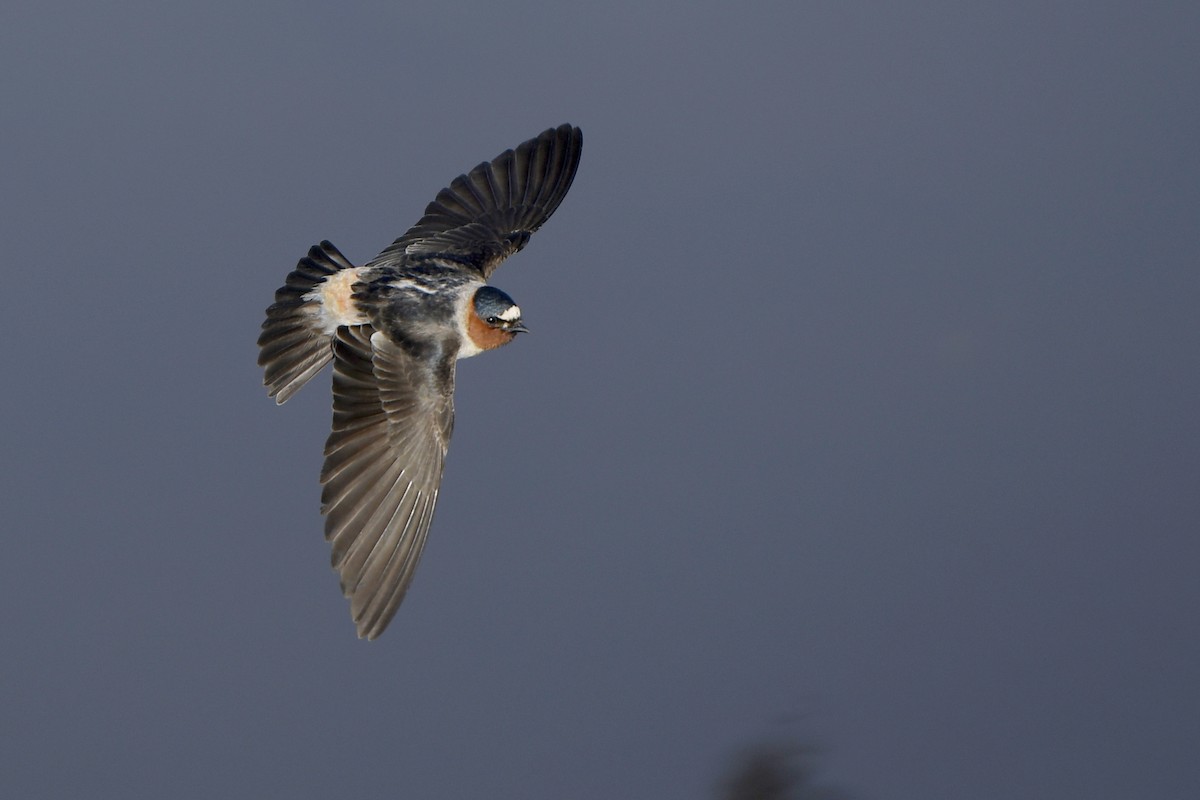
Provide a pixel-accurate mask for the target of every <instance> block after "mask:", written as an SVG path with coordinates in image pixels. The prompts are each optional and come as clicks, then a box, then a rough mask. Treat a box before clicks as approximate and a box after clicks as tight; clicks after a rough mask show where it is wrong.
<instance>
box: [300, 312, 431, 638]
mask: <svg viewBox="0 0 1200 800" xmlns="http://www.w3.org/2000/svg"><path fill="white" fill-rule="evenodd" d="M333 358H334V368H333V431H332V432H331V433H330V434H329V439H328V441H327V442H326V444H325V465H324V468H323V469H322V470H321V483H322V484H324V491H323V492H322V494H321V513H322V514H324V515H325V538H326V539H328V540H329V542H330V543H331V544H332V545H333V556H332V559H333V567H334V569H336V570H337V571H338V574H339V575H340V577H341V581H342V592H343V593H344V594H345V595H346V597H348V598H350V613H351V615H352V616H353V617H354V622H355V623H356V624H357V626H358V635H359V636H365V637H367V638H368V639H374V638H375V637H376V636H378V635H379V634H381V633H383V630H384V628H386V627H387V624H388V623H389V622H390V621H391V619H392V617H393V616H394V615H395V614H396V609H397V608H399V606H400V601H401V600H402V599H404V593H405V591H407V589H408V585H409V583H410V582H411V581H412V576H413V572H414V571H415V570H416V568H417V562H418V561H419V560H420V558H421V551H422V549H423V548H424V546H425V537H426V535H427V534H428V532H429V524H430V522H432V520H433V510H434V506H435V505H436V503H437V496H438V487H439V486H440V485H441V481H442V466H443V464H444V463H445V458H446V449H447V447H448V446H449V444H450V433H451V430H452V429H453V426H454V398H453V393H454V360H453V356H451V357H450V359H449V361H448V362H446V361H444V362H442V363H441V364H437V365H432V366H430V365H426V364H425V363H423V362H420V361H417V360H416V359H414V358H412V357H411V356H409V355H408V354H407V353H405V351H404V350H403V349H402V348H401V347H400V346H399V345H396V344H394V343H393V342H392V341H391V340H389V339H388V338H387V337H386V336H383V335H382V334H379V333H376V332H375V331H374V329H373V328H372V327H371V326H369V325H358V326H351V327H344V328H341V329H339V330H338V331H337V334H336V339H335V342H334V347H333Z"/></svg>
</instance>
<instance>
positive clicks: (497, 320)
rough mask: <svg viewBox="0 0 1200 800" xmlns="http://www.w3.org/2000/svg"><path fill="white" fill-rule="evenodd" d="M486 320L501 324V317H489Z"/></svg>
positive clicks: (489, 323) (492, 323)
mask: <svg viewBox="0 0 1200 800" xmlns="http://www.w3.org/2000/svg"><path fill="white" fill-rule="evenodd" d="M486 322H487V324H488V325H499V324H500V318H499V317H488V318H487V320H486Z"/></svg>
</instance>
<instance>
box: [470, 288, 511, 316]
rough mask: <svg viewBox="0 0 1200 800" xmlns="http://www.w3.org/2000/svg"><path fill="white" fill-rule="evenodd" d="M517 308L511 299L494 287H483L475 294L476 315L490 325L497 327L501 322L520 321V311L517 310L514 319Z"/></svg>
mask: <svg viewBox="0 0 1200 800" xmlns="http://www.w3.org/2000/svg"><path fill="white" fill-rule="evenodd" d="M516 307H517V304H516V303H514V302H513V299H512V298H511V297H509V296H508V295H506V294H505V293H504V292H502V291H500V290H499V289H497V288H496V287H494V286H481V287H480V288H479V290H478V291H476V292H475V313H476V314H478V315H479V318H480V319H482V320H483V321H484V322H486V323H488V324H489V325H495V324H497V323H498V322H499V321H501V320H503V321H505V322H514V321H516V319H520V309H517V313H516V319H514V315H513V311H512V309H514V308H516Z"/></svg>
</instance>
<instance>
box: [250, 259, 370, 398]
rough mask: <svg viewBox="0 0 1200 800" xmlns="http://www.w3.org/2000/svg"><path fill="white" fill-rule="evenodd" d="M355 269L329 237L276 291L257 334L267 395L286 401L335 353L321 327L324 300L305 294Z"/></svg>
mask: <svg viewBox="0 0 1200 800" xmlns="http://www.w3.org/2000/svg"><path fill="white" fill-rule="evenodd" d="M353 268H354V265H353V264H351V263H350V262H349V261H348V260H347V259H346V257H345V256H344V255H342V254H341V252H340V251H339V250H338V249H337V248H336V247H334V246H333V244H332V243H331V242H328V241H324V242H321V243H320V244H319V245H314V246H313V247H312V248H310V249H309V251H308V255H307V256H305V257H304V258H302V259H300V262H299V263H298V264H296V268H295V269H294V270H292V271H291V273H289V274H288V276H287V279H286V280H285V282H284V284H283V286H281V287H280V288H279V290H278V291H276V292H275V302H274V303H273V304H271V306H270V307H269V308H268V309H267V318H266V320H265V321H264V322H263V324H262V332H261V333H260V334H259V337H258V347H259V351H258V364H259V366H261V367H262V368H263V383H264V384H265V385H266V387H267V394H268V395H269V396H271V397H274V398H275V402H276V403H279V404H280V405H282V404H283V403H285V402H287V400H288V398H290V397H291V396H292V395H294V394H295V393H296V392H297V391H299V390H300V387H302V386H303V385H304V384H305V383H307V382H308V380H309V379H310V378H312V376H313V375H316V374H317V373H318V372H320V371H321V369H322V368H323V367H324V366H325V365H326V364H328V363H329V359H330V358H331V357H332V355H333V352H332V349H331V348H330V344H331V337H330V336H328V335H327V334H325V333H323V332H322V331H321V326H320V320H319V315H320V308H321V304H320V303H319V302H317V301H315V300H309V299H306V297H307V296H308V295H309V293H310V292H313V291H314V290H316V289H318V288H319V287H320V285H321V284H322V283H324V282H325V279H326V278H328V277H329V276H330V275H333V274H335V273H337V272H340V271H341V270H344V269H353Z"/></svg>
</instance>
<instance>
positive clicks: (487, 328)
mask: <svg viewBox="0 0 1200 800" xmlns="http://www.w3.org/2000/svg"><path fill="white" fill-rule="evenodd" d="M467 335H468V336H470V337H471V342H472V344H474V345H475V346H476V347H478V348H479V349H480V350H495V349H496V348H497V347H499V346H501V345H505V344H508V343H509V342H511V341H512V340H513V339H515V338H516V336H517V335H516V334H515V333H512V332H511V331H502V330H500V329H499V328H493V327H492V326H491V325H488V324H487V323H486V322H484V321H483V320H482V319H480V318H479V315H478V314H476V313H475V309H474V308H470V309H468V310H467Z"/></svg>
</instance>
